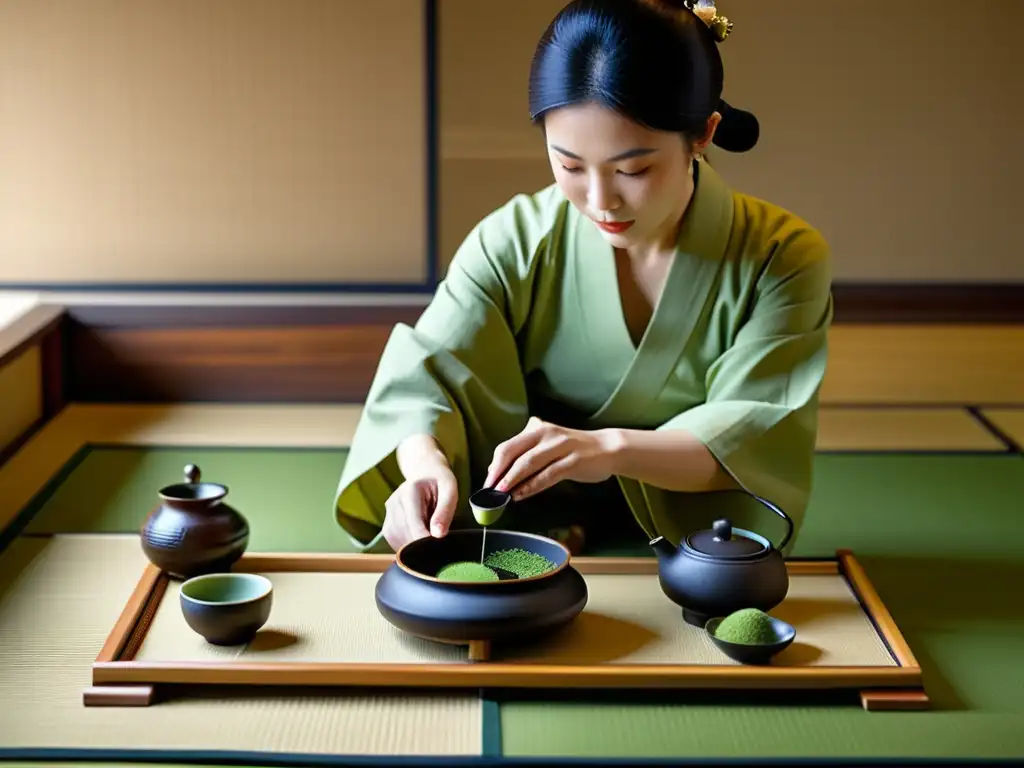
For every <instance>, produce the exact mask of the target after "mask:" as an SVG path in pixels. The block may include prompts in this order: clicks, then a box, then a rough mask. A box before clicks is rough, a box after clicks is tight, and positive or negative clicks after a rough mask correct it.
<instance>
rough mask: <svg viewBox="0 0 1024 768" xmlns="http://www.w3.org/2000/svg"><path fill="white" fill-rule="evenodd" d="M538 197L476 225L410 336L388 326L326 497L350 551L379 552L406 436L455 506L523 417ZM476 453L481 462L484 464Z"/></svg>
mask: <svg viewBox="0 0 1024 768" xmlns="http://www.w3.org/2000/svg"><path fill="white" fill-rule="evenodd" d="M543 202H544V200H543V199H540V200H538V198H536V197H527V196H518V197H517V198H514V199H513V200H512V201H510V202H509V203H508V204H506V205H505V206H504V207H502V208H500V209H498V210H497V211H495V212H494V213H492V214H491V215H489V216H488V217H486V218H485V219H484V220H483V221H482V222H480V224H478V225H477V226H476V227H475V228H474V230H473V231H472V232H471V233H470V234H469V236H468V237H467V238H466V240H465V241H464V242H463V243H462V245H461V246H460V248H459V250H458V251H457V252H456V254H455V256H454V258H453V259H452V263H451V266H450V267H449V269H448V273H447V274H446V276H445V278H444V280H443V281H442V282H441V284H440V286H439V287H438V290H437V292H436V294H435V296H434V297H433V299H432V300H431V302H430V304H429V305H428V306H427V307H426V309H425V310H424V312H423V314H422V316H421V317H420V319H419V320H418V321H417V323H416V324H415V326H414V327H410V326H408V325H406V324H398V325H397V326H396V327H395V328H394V329H393V331H392V333H391V335H390V337H389V338H388V341H387V343H386V345H385V348H384V351H383V353H382V355H381V358H380V361H379V363H378V367H377V370H376V373H375V376H374V379H373V381H372V383H371V386H370V389H369V392H368V396H367V399H366V402H365V405H364V408H363V410H362V413H361V416H360V420H359V423H358V425H357V427H356V432H355V436H354V439H353V442H352V445H351V448H350V450H349V452H348V455H347V457H346V460H345V464H344V466H343V468H342V474H341V479H340V481H339V485H338V488H337V493H336V496H335V517H336V519H337V522H338V523H339V525H340V526H341V527H342V528H343V529H344V530H345V532H346V533H347V534H348V536H349V537H350V539H351V541H352V544H353V545H354V546H355V547H356V548H357V550H359V551H389V547H388V545H387V542H386V541H385V540H384V539H383V536H382V534H381V528H382V526H383V522H384V516H385V502H386V501H387V499H388V498H389V497H390V496H391V494H392V493H393V492H394V490H395V489H396V488H397V487H398V486H399V485H401V483H402V482H403V480H404V478H403V477H402V473H401V471H400V470H399V466H398V462H397V459H396V451H397V448H398V445H399V444H400V443H401V442H402V441H403V440H404V439H405V438H406V437H409V436H410V435H414V434H428V435H431V436H433V437H434V438H435V439H436V440H437V441H438V443H439V445H440V446H441V449H442V450H443V451H444V453H445V455H446V457H447V459H448V461H449V464H450V465H451V467H452V469H453V471H454V473H455V477H456V480H457V482H458V486H459V499H460V503H459V509H460V510H462V509H463V508H464V507H465V502H466V499H467V497H468V492H467V489H468V488H469V486H470V483H471V470H472V467H473V466H474V465H476V464H477V463H478V462H480V461H481V460H482V461H483V465H484V466H486V464H487V463H488V462H489V461H490V454H489V453H486V452H487V449H488V446H490V445H492V444H493V445H496V444H497V443H498V442H500V441H501V440H502V439H505V436H507V435H511V434H514V433H515V432H517V431H518V430H519V429H521V428H522V425H524V424H525V423H526V421H527V418H528V403H527V398H526V389H525V384H524V377H523V375H522V373H521V370H520V366H519V356H518V352H517V345H516V337H515V334H516V331H517V329H518V328H519V327H520V326H522V324H523V323H524V322H525V321H526V316H527V313H528V312H529V309H530V307H529V297H530V295H531V293H532V290H531V288H532V282H533V280H534V279H535V274H536V264H535V259H534V254H535V253H536V251H537V249H538V248H539V245H540V243H541V242H542V241H543V238H544V235H545V228H544V227H545V225H544V222H545V213H546V211H545V209H544V208H543V206H542V203H543ZM485 453H486V456H485V455H484V454H485Z"/></svg>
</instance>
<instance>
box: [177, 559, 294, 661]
mask: <svg viewBox="0 0 1024 768" xmlns="http://www.w3.org/2000/svg"><path fill="white" fill-rule="evenodd" d="M273 595H274V586H273V584H271V582H270V579H268V578H267V577H265V576H260V575H258V574H255V573H211V574H206V575H204V576H196V577H194V578H191V579H189V580H187V581H185V582H184V583H183V584H182V585H181V590H180V592H179V598H180V602H181V612H182V613H183V614H184V616H185V621H186V623H187V624H188V625H189V626H190V627H191V628H192V629H193V630H195V631H196V632H198V633H199V634H200V635H202V636H203V637H204V638H206V640H207V642H209V643H212V644H214V645H241V644H243V643H247V642H249V641H250V640H252V638H253V637H254V636H255V635H256V633H257V632H258V631H259V630H260V628H261V627H262V626H263V625H264V624H266V623H267V619H269V618H270V607H271V604H272V603H273Z"/></svg>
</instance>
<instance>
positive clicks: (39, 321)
mask: <svg viewBox="0 0 1024 768" xmlns="http://www.w3.org/2000/svg"><path fill="white" fill-rule="evenodd" d="M64 328H65V317H64V310H63V308H62V307H60V306H55V305H49V304H42V305H39V306H36V307H33V308H32V309H30V310H28V311H27V312H25V314H23V315H21V316H20V317H18V318H17V319H16V320H15V321H14V322H12V323H11V324H10V325H8V326H6V327H3V328H0V369H2V368H3V367H4V366H6V365H8V364H10V363H11V362H13V361H14V360H16V359H18V357H20V356H21V355H22V354H24V353H25V352H26V351H27V350H29V349H31V348H32V347H33V346H35V347H38V348H39V353H40V374H39V376H40V387H41V390H42V391H41V400H42V412H41V415H40V416H39V418H37V419H36V420H35V421H33V422H32V424H30V425H29V426H28V428H26V429H25V430H24V431H23V432H22V433H21V434H20V435H18V436H17V437H15V438H14V440H12V441H11V442H10V443H8V444H7V445H0V466H3V465H4V464H5V463H6V462H7V461H9V460H10V458H11V457H12V456H13V455H14V454H16V453H17V452H18V451H20V450H21V449H22V447H24V445H25V444H26V443H27V442H28V441H29V440H31V439H32V438H33V437H34V436H35V435H36V434H37V433H38V432H39V430H41V429H42V428H43V427H44V426H45V425H46V424H47V423H48V422H49V421H50V419H52V418H53V417H54V416H55V415H56V414H57V413H58V412H59V411H60V410H61V408H63V407H64V402H65V401H64V394H65V390H64V379H63V372H64ZM0 407H3V404H2V403H0Z"/></svg>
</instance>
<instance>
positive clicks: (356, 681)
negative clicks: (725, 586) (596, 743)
mask: <svg viewBox="0 0 1024 768" xmlns="http://www.w3.org/2000/svg"><path fill="white" fill-rule="evenodd" d="M392 559H393V558H392V556H390V555H331V554H315V555H294V554H248V555H246V556H244V557H243V558H242V559H241V560H240V561H239V562H238V563H237V565H236V567H235V570H238V571H248V572H252V573H262V574H264V575H266V576H268V577H269V578H270V579H271V580H272V581H273V582H274V604H273V609H272V612H271V615H270V620H269V621H268V622H267V624H266V626H265V627H264V628H263V630H261V632H260V634H259V635H257V637H256V638H255V639H254V640H253V641H252V642H251V643H250V644H248V645H246V646H244V647H233V648H223V647H217V646H212V645H209V644H207V643H206V641H205V640H203V638H201V637H200V636H199V635H197V634H196V633H194V632H193V631H192V630H191V629H189V628H188V626H187V625H186V624H185V621H184V618H183V617H182V614H181V610H180V607H179V604H178V596H177V590H178V586H179V583H178V582H177V581H173V580H171V579H169V578H168V577H167V575H166V574H164V573H163V572H161V571H160V570H159V569H158V568H157V567H155V566H152V565H150V566H148V567H147V568H146V569H145V571H144V572H143V574H142V577H141V579H140V580H139V583H138V585H137V587H136V589H135V591H134V592H133V594H132V596H131V598H130V599H129V601H128V603H127V604H126V605H125V608H124V611H123V612H122V614H121V616H120V619H119V620H118V621H117V623H116V624H115V625H114V627H113V629H112V630H111V632H110V635H109V637H108V638H107V641H106V643H105V644H104V646H103V648H102V650H101V652H100V654H99V656H98V657H97V659H96V661H95V663H94V664H93V667H92V683H93V685H92V686H91V687H90V688H88V689H87V690H86V691H85V695H84V702H85V704H86V706H146V705H149V704H150V703H152V702H153V700H154V692H155V690H156V688H157V687H159V686H170V685H199V686H215V685H230V686H278V685H280V686H317V687H323V686H372V687H410V688H459V689H467V688H554V689H567V688H598V689H615V688H620V689H659V690H665V689H718V690H721V689H736V690H740V691H742V690H748V691H750V690H764V689H785V690H796V689H800V690H808V691H835V690H849V691H856V692H859V693H860V698H861V703H862V705H863V706H864V708H865V709H869V710H879V709H925V708H927V706H928V698H927V696H926V694H925V692H924V688H923V682H922V675H921V668H920V666H919V665H918V663H917V661H916V660H915V658H914V655H913V654H912V653H911V650H910V648H909V646H908V645H907V643H906V641H905V640H904V638H903V636H902V634H901V633H900V631H899V629H898V628H897V626H896V624H895V622H894V621H893V619H892V617H891V616H890V615H889V612H888V611H887V610H886V608H885V606H884V605H883V604H882V601H881V599H880V598H879V596H878V594H877V593H876V591H875V589H874V588H873V587H872V585H871V583H870V581H869V580H868V578H867V576H866V574H865V573H864V570H863V569H862V567H861V566H860V564H859V563H858V562H857V560H856V558H855V557H854V555H853V553H852V552H849V551H846V550H841V551H839V552H837V553H836V558H835V559H834V560H833V559H829V560H814V561H802V560H792V561H789V562H788V564H787V565H788V569H789V573H790V577H791V580H790V591H789V595H788V596H787V598H786V600H785V601H784V602H783V603H782V605H780V606H778V607H777V608H776V609H774V610H773V611H772V614H773V615H775V616H778V617H779V618H782V619H785V620H786V621H788V622H789V623H790V624H792V625H794V626H795V627H796V630H797V638H796V641H794V643H793V644H792V645H791V646H790V647H789V648H787V649H786V650H785V651H783V652H782V653H781V654H779V655H778V656H776V657H775V659H774V660H773V661H772V663H771V664H770V665H767V666H744V665H740V664H738V663H736V662H734V661H733V660H731V659H729V658H728V657H726V656H724V655H723V654H722V653H721V652H720V651H719V650H718V649H717V648H715V647H714V645H713V644H711V642H710V640H709V639H708V638H707V637H705V636H704V634H703V633H702V632H701V630H699V629H697V628H695V627H692V626H690V625H688V624H685V623H684V622H683V620H682V616H681V611H680V609H679V608H678V606H676V605H675V604H674V603H672V602H670V601H669V600H668V598H667V597H665V595H664V594H663V593H662V591H661V588H660V586H659V585H658V578H657V561H656V560H655V559H653V558H588V557H576V558H573V561H572V562H573V565H574V567H575V568H576V569H577V570H578V571H579V572H580V573H581V574H583V576H584V578H585V579H586V580H587V584H588V589H589V592H590V595H589V600H588V604H587V607H586V609H585V610H584V611H583V613H582V614H581V615H580V616H579V617H578V618H577V619H576V621H574V622H573V623H572V624H571V625H570V626H569V627H567V628H565V629H564V630H562V631H560V632H558V633H556V634H555V635H553V636H549V637H547V638H544V639H543V640H539V641H536V642H532V643H530V644H528V645H520V646H517V647H507V648H495V649H494V652H493V656H492V658H489V659H487V660H484V661H479V660H477V661H474V660H472V659H471V658H470V652H469V649H468V648H467V647H466V646H455V645H448V644H444V643H435V642H431V641H428V640H422V639H419V638H414V637H411V636H409V635H407V634H406V633H404V632H402V631H400V630H398V629H396V628H395V627H393V626H392V625H391V624H390V623H388V622H387V621H386V620H385V619H384V618H383V617H382V616H381V615H380V614H379V613H378V611H377V609H376V605H375V603H374V585H375V584H376V581H377V579H378V578H379V575H380V573H381V572H383V571H384V570H385V569H386V568H387V567H388V566H389V565H390V564H391V562H392Z"/></svg>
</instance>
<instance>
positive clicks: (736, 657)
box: [704, 616, 796, 664]
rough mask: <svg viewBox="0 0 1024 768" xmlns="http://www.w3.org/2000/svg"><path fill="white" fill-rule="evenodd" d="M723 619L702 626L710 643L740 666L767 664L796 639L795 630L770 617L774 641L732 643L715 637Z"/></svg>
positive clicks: (780, 620) (718, 618) (712, 620)
mask: <svg viewBox="0 0 1024 768" xmlns="http://www.w3.org/2000/svg"><path fill="white" fill-rule="evenodd" d="M723 618H724V617H721V616H719V617H717V618H714V619H711V620H709V621H708V623H707V624H706V625H705V626H704V630H705V631H706V632H707V634H708V637H710V638H711V642H712V643H714V644H715V646H716V647H717V648H718V649H719V650H720V651H721V652H722V653H724V654H725V655H726V656H728V657H729V658H730V659H732V660H733V661H738V662H740V663H741V664H767V663H768V662H769V661H771V660H772V658H774V657H775V656H777V655H778V654H780V653H782V651H784V650H786V648H788V647H789V644H790V643H792V642H793V638H795V637H796V630H795V629H794V628H793V627H792V626H791V625H789V624H787V623H786V622H784V621H782V619H777V618H775V617H774V616H770V617H769V619H770V620H771V624H770V626H771V628H772V632H773V633H774V635H775V641H774V642H771V643H733V642H730V641H728V640H723V639H722V638H720V637H717V636H716V635H715V631H716V630H717V629H718V625H719V624H721V623H722V620H723Z"/></svg>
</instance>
